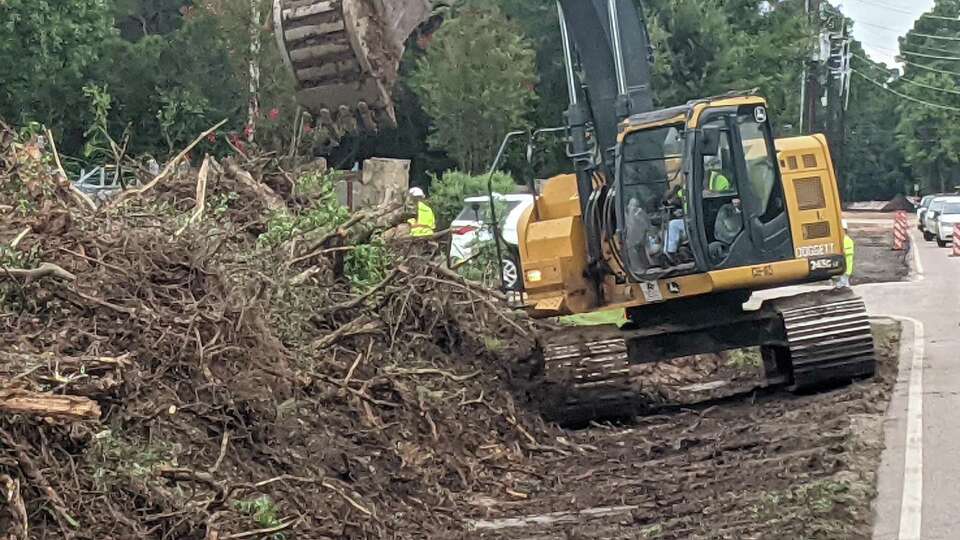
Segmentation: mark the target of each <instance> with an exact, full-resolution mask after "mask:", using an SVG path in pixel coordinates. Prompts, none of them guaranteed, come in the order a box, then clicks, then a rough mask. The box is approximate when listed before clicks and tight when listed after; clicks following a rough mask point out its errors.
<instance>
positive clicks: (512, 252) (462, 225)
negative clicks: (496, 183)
mask: <svg viewBox="0 0 960 540" xmlns="http://www.w3.org/2000/svg"><path fill="white" fill-rule="evenodd" d="M493 198H494V200H497V201H500V202H501V203H502V204H498V205H497V212H498V215H497V218H498V219H499V221H500V223H501V228H500V235H501V236H502V237H503V241H504V244H505V245H504V246H503V247H504V252H503V253H502V255H503V261H502V262H501V264H502V267H503V281H504V285H506V287H507V289H508V290H514V291H515V290H520V289H521V288H523V279H522V277H521V274H520V251H519V247H518V244H519V239H518V235H517V225H518V223H519V222H520V217H521V216H522V215H523V213H524V212H525V211H526V210H527V209H528V208H530V207H531V206H533V195H530V194H529V193H514V194H510V195H501V194H499V193H494V194H493ZM489 222H490V197H489V196H487V195H481V196H477V197H467V198H466V199H464V201H463V210H461V211H460V213H459V214H458V215H457V217H456V218H454V220H453V221H452V222H451V223H450V229H451V231H452V233H453V235H452V237H453V238H452V241H451V242H450V258H451V259H452V260H454V261H462V260H465V259H469V258H470V256H471V255H473V251H474V247H475V246H476V244H477V243H478V242H489V241H491V240H493V229H492V227H490V225H489Z"/></svg>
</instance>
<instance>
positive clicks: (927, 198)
mask: <svg viewBox="0 0 960 540" xmlns="http://www.w3.org/2000/svg"><path fill="white" fill-rule="evenodd" d="M936 198H937V195H924V197H923V198H922V199H920V204H919V205H918V206H917V228H918V229H920V232H922V233H924V235H923V236H924V237H926V236H927V235H926V232H925V231H926V230H927V229H926V228H925V227H924V226H923V215H924V214H926V213H927V208H929V207H930V203H931V202H933V200H934V199H936ZM927 240H928V241H929V240H933V238H927Z"/></svg>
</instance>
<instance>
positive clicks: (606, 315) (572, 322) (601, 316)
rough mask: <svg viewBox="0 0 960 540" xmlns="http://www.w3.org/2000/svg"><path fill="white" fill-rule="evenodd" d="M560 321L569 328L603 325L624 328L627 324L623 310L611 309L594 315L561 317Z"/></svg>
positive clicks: (582, 314) (583, 314)
mask: <svg viewBox="0 0 960 540" xmlns="http://www.w3.org/2000/svg"><path fill="white" fill-rule="evenodd" d="M559 321H560V324H566V325H569V326H599V325H602V324H615V325H617V326H623V325H624V324H625V323H626V322H627V317H626V313H625V312H624V311H623V310H622V309H610V310H606V311H595V312H593V313H580V314H577V315H567V316H565V317H560V318H559Z"/></svg>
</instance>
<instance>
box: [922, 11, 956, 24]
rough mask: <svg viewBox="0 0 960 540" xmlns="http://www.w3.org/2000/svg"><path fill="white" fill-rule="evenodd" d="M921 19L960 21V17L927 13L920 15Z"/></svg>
mask: <svg viewBox="0 0 960 540" xmlns="http://www.w3.org/2000/svg"><path fill="white" fill-rule="evenodd" d="M920 18H921V19H937V20H940V21H954V22H960V17H944V16H942V15H927V14H926V13H924V14H922V15H920Z"/></svg>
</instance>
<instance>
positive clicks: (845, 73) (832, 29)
mask: <svg viewBox="0 0 960 540" xmlns="http://www.w3.org/2000/svg"><path fill="white" fill-rule="evenodd" d="M826 26H827V28H825V29H824V35H825V36H826V40H827V41H826V43H827V47H828V54H827V57H826V58H825V64H826V70H825V75H826V83H827V84H826V86H827V87H826V93H825V96H826V99H827V107H826V109H827V110H826V113H827V114H826V119H825V120H826V121H825V122H824V126H823V131H824V133H826V134H827V139H828V140H829V141H830V147H831V149H832V151H833V155H834V157H835V159H834V164H835V165H840V164H843V163H845V161H844V160H845V151H846V116H847V115H846V110H847V106H848V104H849V93H850V86H849V80H850V34H849V29H848V25H847V19H846V17H844V16H843V15H842V14H840V13H836V14H834V15H832V16H831V17H830V18H829V19H828V24H827V25H826ZM837 172H838V178H841V176H840V175H839V171H837ZM848 180H849V179H847V178H842V180H841V181H842V183H843V187H844V188H845V189H844V190H843V193H844V195H845V196H846V198H849V197H850V196H851V195H852V193H851V188H852V185H851V184H850V182H849V181H848Z"/></svg>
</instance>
